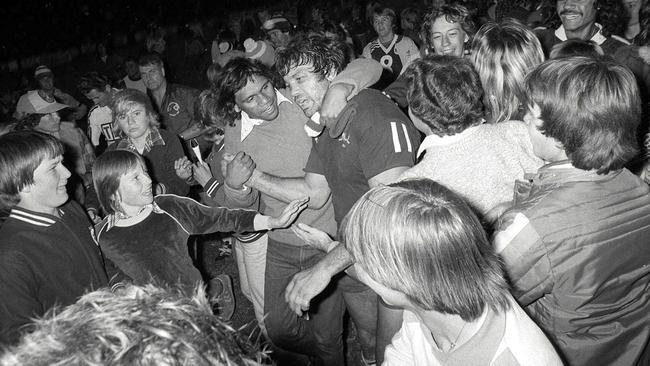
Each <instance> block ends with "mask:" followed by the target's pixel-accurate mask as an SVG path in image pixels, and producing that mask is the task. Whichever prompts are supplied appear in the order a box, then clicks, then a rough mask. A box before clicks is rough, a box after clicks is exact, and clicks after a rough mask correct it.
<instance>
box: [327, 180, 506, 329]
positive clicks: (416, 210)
mask: <svg viewBox="0 0 650 366" xmlns="http://www.w3.org/2000/svg"><path fill="white" fill-rule="evenodd" d="M339 237H340V238H341V240H342V241H343V242H344V243H345V245H346V247H347V248H348V250H349V252H350V254H351V255H352V257H353V258H354V260H355V261H356V263H357V264H358V265H360V266H361V268H362V269H363V270H364V271H365V272H366V273H368V275H369V276H370V277H371V278H372V279H373V280H375V281H376V282H378V283H380V284H382V285H384V286H386V287H388V288H390V289H393V290H395V291H398V292H401V293H403V294H405V295H406V296H407V298H408V299H409V300H410V301H411V302H412V303H413V304H414V305H415V306H418V307H420V308H422V309H424V310H427V311H429V310H435V311H438V312H442V313H446V314H456V315H459V316H460V317H461V318H463V319H464V320H466V321H471V320H474V319H476V318H478V317H479V316H480V315H481V314H482V313H483V310H484V309H485V307H486V306H489V307H491V308H492V309H493V310H494V311H496V312H500V311H501V310H503V309H507V308H509V303H508V300H507V299H508V287H507V285H506V281H505V279H504V277H503V270H502V268H501V265H500V262H499V260H498V258H497V256H496V254H495V253H494V251H493V249H492V246H491V245H490V242H489V241H488V239H487V236H486V234H485V231H484V230H483V227H482V226H481V224H480V222H479V220H478V218H477V217H476V215H475V214H474V213H473V212H472V210H471V209H470V207H469V206H468V205H467V203H465V202H464V201H463V200H462V199H461V198H459V197H458V196H457V195H455V194H454V193H452V192H451V191H450V190H448V189H447V188H445V187H443V186H442V185H440V184H438V183H435V182H434V181H432V180H430V179H416V180H406V181H402V182H399V183H395V184H391V185H390V186H380V187H375V188H373V189H371V190H370V191H368V192H367V193H366V194H365V195H364V196H363V197H362V198H360V199H359V200H358V201H357V203H356V204H355V205H354V207H353V208H352V209H351V210H350V212H349V213H348V215H347V216H346V218H345V219H344V221H343V223H342V225H341V228H340V232H339Z"/></svg>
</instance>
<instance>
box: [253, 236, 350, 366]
mask: <svg viewBox="0 0 650 366" xmlns="http://www.w3.org/2000/svg"><path fill="white" fill-rule="evenodd" d="M324 256H325V253H323V252H321V251H319V250H317V249H313V248H311V247H307V246H305V247H296V246H293V245H288V244H284V243H280V242H277V241H275V240H273V239H271V238H269V244H268V249H267V254H266V275H265V284H264V312H265V314H266V317H265V319H264V323H265V324H266V330H267V332H268V335H269V338H270V339H271V342H273V344H274V345H275V346H276V347H280V348H282V349H283V350H286V351H289V352H293V353H296V354H300V355H306V356H308V357H309V359H310V360H311V362H312V364H313V365H332V366H340V365H343V364H344V356H343V339H342V333H343V313H344V311H345V308H344V305H343V298H342V296H341V293H340V292H339V291H337V290H336V288H335V287H336V286H334V284H330V286H329V287H328V288H327V289H325V291H323V292H322V293H321V294H320V295H319V296H317V297H316V298H314V299H313V300H312V302H311V306H310V309H309V317H310V319H309V320H306V319H305V318H304V317H302V318H301V317H298V316H297V315H296V314H295V313H294V312H293V311H292V310H291V308H289V305H288V304H287V302H286V301H285V299H284V292H285V289H286V287H287V285H288V284H289V282H290V281H291V279H292V278H293V276H294V275H295V274H296V273H298V272H300V271H302V270H304V269H307V268H310V267H311V266H313V265H314V264H316V263H317V262H318V261H320V260H321V259H322V258H323V257H324ZM283 358H286V357H283ZM300 360H304V356H299V355H296V360H295V362H291V364H292V365H299V364H301V363H302V362H300Z"/></svg>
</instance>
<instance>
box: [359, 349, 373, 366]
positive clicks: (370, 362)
mask: <svg viewBox="0 0 650 366" xmlns="http://www.w3.org/2000/svg"><path fill="white" fill-rule="evenodd" d="M361 362H362V363H363V365H364V366H376V365H377V361H375V359H374V357H372V358H370V360H366V358H365V357H364V356H363V351H362V352H361Z"/></svg>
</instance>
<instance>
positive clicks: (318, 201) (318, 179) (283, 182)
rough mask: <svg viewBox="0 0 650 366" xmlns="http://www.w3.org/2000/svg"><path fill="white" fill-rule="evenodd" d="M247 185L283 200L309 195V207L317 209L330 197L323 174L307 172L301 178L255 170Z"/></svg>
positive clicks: (289, 200) (292, 199) (288, 200)
mask: <svg viewBox="0 0 650 366" xmlns="http://www.w3.org/2000/svg"><path fill="white" fill-rule="evenodd" d="M246 184H247V185H249V186H251V187H253V188H255V189H257V190H258V191H260V192H263V193H265V194H267V195H269V196H271V197H274V198H276V199H278V200H280V201H283V202H291V201H294V200H297V199H300V198H304V197H309V206H308V207H309V208H313V209H319V208H321V207H323V205H325V203H327V201H328V199H329V197H330V194H331V193H330V187H329V185H328V184H327V179H325V176H323V175H320V174H314V173H307V174H305V176H304V177H302V178H281V177H276V176H274V175H271V174H268V173H264V172H261V171H259V170H257V169H256V170H255V171H254V172H253V175H251V178H250V179H249V180H248V182H246Z"/></svg>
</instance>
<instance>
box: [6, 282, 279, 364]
mask: <svg viewBox="0 0 650 366" xmlns="http://www.w3.org/2000/svg"><path fill="white" fill-rule="evenodd" d="M32 328H33V329H34V331H33V332H32V333H29V334H27V335H25V336H24V337H23V339H22V341H21V342H20V344H19V345H17V346H16V347H13V348H10V349H8V350H7V352H6V353H5V354H4V355H3V356H2V357H1V358H0V364H2V365H8V366H14V365H16V366H18V365H20V366H24V365H77V366H95V365H115V366H117V365H143V366H145V365H146V366H149V365H152V366H153V365H156V366H158V365H165V366H181V365H195V366H230V365H247V366H252V365H260V366H261V365H262V364H267V363H266V361H267V360H268V357H267V355H266V354H265V352H264V351H261V350H259V348H258V347H257V345H256V344H255V343H253V342H251V341H250V340H249V339H247V338H245V337H244V336H243V335H242V334H240V333H239V332H238V331H236V330H235V329H233V328H232V327H231V326H229V325H228V324H226V323H225V322H223V321H222V320H221V319H220V318H219V317H217V316H215V315H214V314H213V313H212V309H211V304H210V303H209V302H208V299H207V297H206V294H205V291H204V289H203V287H201V286H199V287H197V288H196V290H195V292H194V293H193V294H192V295H191V296H188V295H187V294H185V293H184V292H183V291H181V290H180V289H178V288H166V287H160V286H158V285H154V284H147V285H143V286H136V285H132V284H128V283H126V284H119V285H118V286H117V287H115V288H114V289H113V291H111V289H108V288H103V289H100V290H96V291H93V292H89V293H87V294H85V295H83V296H82V297H81V298H80V299H79V300H78V301H77V302H76V303H74V304H72V305H70V306H68V307H66V308H63V309H61V308H60V307H55V308H53V309H52V310H50V311H48V312H47V313H46V314H45V315H44V316H43V318H41V319H36V320H35V322H34V324H33V326H32Z"/></svg>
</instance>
